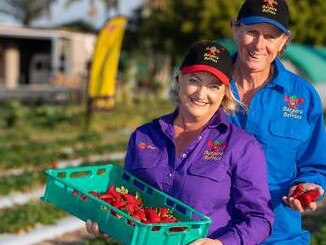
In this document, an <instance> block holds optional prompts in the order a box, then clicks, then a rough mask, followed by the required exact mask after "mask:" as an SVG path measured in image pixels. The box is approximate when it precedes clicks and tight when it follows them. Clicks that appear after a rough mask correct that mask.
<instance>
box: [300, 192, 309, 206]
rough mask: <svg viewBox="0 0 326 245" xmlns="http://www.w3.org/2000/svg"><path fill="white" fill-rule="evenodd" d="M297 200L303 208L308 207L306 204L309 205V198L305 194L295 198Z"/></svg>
mask: <svg viewBox="0 0 326 245" xmlns="http://www.w3.org/2000/svg"><path fill="white" fill-rule="evenodd" d="M297 199H298V200H299V201H300V203H301V205H302V207H303V208H306V207H308V204H309V203H311V197H310V196H309V195H307V194H306V193H303V194H301V195H299V196H297Z"/></svg>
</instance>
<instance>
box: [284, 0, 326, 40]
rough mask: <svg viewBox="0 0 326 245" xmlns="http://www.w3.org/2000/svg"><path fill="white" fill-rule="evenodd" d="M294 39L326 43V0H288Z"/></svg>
mask: <svg viewBox="0 0 326 245" xmlns="http://www.w3.org/2000/svg"><path fill="white" fill-rule="evenodd" d="M288 4H289V9H290V29H291V31H292V33H293V37H294V41H296V42H299V43H307V44H314V45H322V46H325V45H326V18H325V13H326V1H325V0H288Z"/></svg>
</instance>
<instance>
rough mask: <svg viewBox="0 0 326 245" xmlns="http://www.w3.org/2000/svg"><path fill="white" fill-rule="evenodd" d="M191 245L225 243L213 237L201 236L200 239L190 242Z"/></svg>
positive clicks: (218, 244)
mask: <svg viewBox="0 0 326 245" xmlns="http://www.w3.org/2000/svg"><path fill="white" fill-rule="evenodd" d="M189 245H223V243H222V242H221V241H219V240H213V239H209V238H201V239H198V240H196V241H194V242H192V243H190V244H189Z"/></svg>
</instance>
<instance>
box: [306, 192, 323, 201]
mask: <svg viewBox="0 0 326 245" xmlns="http://www.w3.org/2000/svg"><path fill="white" fill-rule="evenodd" d="M306 195H308V196H310V198H311V201H312V202H314V201H316V200H317V199H318V198H319V197H320V193H319V191H318V190H316V189H313V190H308V191H307V192H306Z"/></svg>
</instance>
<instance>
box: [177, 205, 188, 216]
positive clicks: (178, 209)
mask: <svg viewBox="0 0 326 245" xmlns="http://www.w3.org/2000/svg"><path fill="white" fill-rule="evenodd" d="M175 209H176V210H177V211H179V212H180V213H183V214H187V209H186V208H185V207H183V206H181V205H178V204H177V205H176V207H175Z"/></svg>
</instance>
